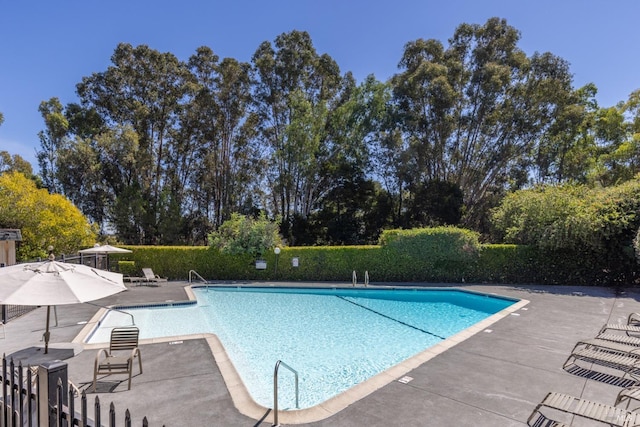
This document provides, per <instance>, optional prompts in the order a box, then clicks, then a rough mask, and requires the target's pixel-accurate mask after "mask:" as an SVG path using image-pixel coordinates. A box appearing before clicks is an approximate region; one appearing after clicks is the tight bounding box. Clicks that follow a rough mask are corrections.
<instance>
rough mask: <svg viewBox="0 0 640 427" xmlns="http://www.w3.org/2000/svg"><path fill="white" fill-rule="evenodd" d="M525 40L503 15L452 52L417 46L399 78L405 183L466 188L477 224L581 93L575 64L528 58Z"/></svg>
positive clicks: (461, 35)
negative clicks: (562, 108) (576, 90)
mask: <svg viewBox="0 0 640 427" xmlns="http://www.w3.org/2000/svg"><path fill="white" fill-rule="evenodd" d="M519 38H520V34H519V32H518V31H517V30H516V29H515V28H513V27H511V26H509V25H507V23H506V21H505V20H502V19H498V18H491V19H489V20H488V21H487V22H486V23H485V24H484V25H471V24H462V25H460V26H459V27H458V28H457V29H456V31H455V32H454V35H453V37H452V38H451V39H450V40H449V46H448V47H446V48H445V46H444V45H443V44H442V43H441V42H440V41H438V40H433V39H432V40H422V39H420V40H416V41H412V42H409V43H407V44H406V46H405V50H404V54H403V56H402V59H401V61H400V64H399V66H400V68H401V70H402V71H401V72H400V73H399V74H396V75H395V76H394V77H393V78H392V85H393V87H394V99H395V102H396V103H397V109H398V112H399V113H400V124H401V126H400V129H399V130H400V131H401V132H402V134H401V136H402V137H401V140H400V141H401V144H402V164H400V165H399V167H400V168H402V169H403V170H404V171H405V173H402V174H400V173H398V174H397V176H398V179H404V180H408V184H414V183H419V182H428V181H431V180H439V181H448V182H451V183H453V184H456V185H457V186H458V187H459V188H460V189H461V190H462V192H463V194H464V199H465V205H466V222H467V225H473V224H477V223H478V221H479V220H480V218H481V217H482V216H483V213H484V207H483V206H484V205H485V203H486V200H487V199H489V198H491V197H493V195H494V194H496V192H498V193H499V192H500V191H502V190H503V189H504V188H505V187H506V186H507V184H508V183H509V180H510V179H511V174H512V173H513V172H514V171H516V170H517V169H518V168H519V167H520V164H521V160H522V158H523V156H528V155H529V153H530V152H531V150H532V148H533V147H534V146H535V143H536V141H537V140H538V139H539V137H540V135H542V133H543V132H544V131H545V130H546V129H548V127H549V126H550V125H551V124H552V123H553V120H554V117H555V113H556V111H557V106H558V103H559V102H560V101H561V100H562V99H563V97H565V96H567V94H568V93H570V91H571V74H570V73H569V71H568V65H567V63H566V62H565V61H563V60H562V59H560V58H558V57H556V56H554V55H552V54H550V53H543V54H538V53H535V54H534V55H532V56H531V57H527V55H526V54H525V53H524V52H523V51H522V50H521V49H519V48H518V46H517V43H518V41H519ZM395 141H396V143H397V140H395Z"/></svg>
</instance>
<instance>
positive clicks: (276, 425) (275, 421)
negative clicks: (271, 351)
mask: <svg viewBox="0 0 640 427" xmlns="http://www.w3.org/2000/svg"><path fill="white" fill-rule="evenodd" d="M280 365H282V366H284V367H285V368H287V369H288V370H290V371H291V372H293V375H294V376H295V379H296V409H298V408H299V407H300V404H299V395H300V393H299V389H298V371H296V370H295V369H293V368H292V367H291V366H289V365H287V364H286V363H284V362H283V361H282V360H278V361H277V362H276V367H275V368H274V370H273V426H272V427H279V426H280V424H279V423H278V368H279V367H280Z"/></svg>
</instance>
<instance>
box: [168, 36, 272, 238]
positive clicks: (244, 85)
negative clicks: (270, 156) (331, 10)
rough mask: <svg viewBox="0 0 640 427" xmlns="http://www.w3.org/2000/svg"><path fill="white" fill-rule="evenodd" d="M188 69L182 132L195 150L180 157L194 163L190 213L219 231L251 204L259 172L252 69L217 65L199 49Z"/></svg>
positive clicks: (238, 64)
mask: <svg viewBox="0 0 640 427" xmlns="http://www.w3.org/2000/svg"><path fill="white" fill-rule="evenodd" d="M189 69H190V71H191V73H192V75H193V82H194V86H193V90H192V100H191V102H190V104H189V108H187V109H185V110H184V112H183V116H182V118H181V125H182V126H181V132H182V134H183V135H184V136H183V138H185V139H189V140H191V141H192V143H193V144H192V145H193V147H194V150H193V151H192V152H191V153H190V155H189V157H187V156H186V153H182V155H181V156H179V157H178V159H181V160H182V159H184V161H186V162H189V163H190V164H192V165H193V166H192V167H191V168H190V170H191V171H192V172H193V173H192V174H191V175H190V176H189V182H188V183H187V184H188V186H189V188H190V189H191V199H192V200H193V203H192V205H191V207H190V210H191V211H192V212H194V213H195V212H200V213H202V214H203V215H204V217H203V218H202V220H206V222H207V224H210V227H211V228H214V229H217V228H218V227H220V225H222V223H223V222H224V221H225V220H227V219H229V218H230V216H231V213H232V212H236V211H238V210H239V209H240V207H241V206H243V205H244V204H245V203H246V202H247V199H248V198H249V197H250V194H251V192H252V189H253V185H254V177H255V176H259V172H260V167H259V165H260V159H259V156H258V150H257V147H256V146H255V144H254V142H255V140H254V139H253V138H252V136H253V133H254V129H255V118H254V117H253V116H252V115H251V114H250V111H249V106H250V103H251V78H250V65H249V64H247V63H242V62H238V61H236V60H235V59H232V58H225V59H223V60H222V61H219V58H218V56H217V55H215V54H214V53H213V51H212V50H211V49H209V48H207V47H201V48H199V49H198V50H197V52H196V54H195V55H193V56H192V57H191V58H190V59H189ZM194 160H198V161H194ZM207 224H202V225H201V226H200V227H199V228H200V230H199V232H198V233H199V237H200V238H201V239H205V238H206V235H207V233H208V231H209V230H207V229H206V228H208V227H207ZM203 226H204V228H203Z"/></svg>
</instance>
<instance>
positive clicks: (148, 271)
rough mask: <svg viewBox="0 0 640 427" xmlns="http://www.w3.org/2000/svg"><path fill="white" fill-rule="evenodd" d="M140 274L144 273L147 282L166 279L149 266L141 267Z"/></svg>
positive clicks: (164, 280)
mask: <svg viewBox="0 0 640 427" xmlns="http://www.w3.org/2000/svg"><path fill="white" fill-rule="evenodd" d="M142 274H143V275H144V278H145V280H146V281H147V282H166V281H167V279H166V278H162V277H160V276H158V275H157V274H155V273H154V272H153V270H152V269H150V268H143V269H142Z"/></svg>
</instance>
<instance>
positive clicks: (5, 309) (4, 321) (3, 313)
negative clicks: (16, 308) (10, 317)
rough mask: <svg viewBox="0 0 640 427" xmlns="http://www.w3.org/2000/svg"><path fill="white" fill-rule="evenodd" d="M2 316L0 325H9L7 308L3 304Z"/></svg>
mask: <svg viewBox="0 0 640 427" xmlns="http://www.w3.org/2000/svg"><path fill="white" fill-rule="evenodd" d="M0 307H2V310H1V311H2V315H1V316H0V323H7V306H6V305H4V304H2V305H1V306H0Z"/></svg>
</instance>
